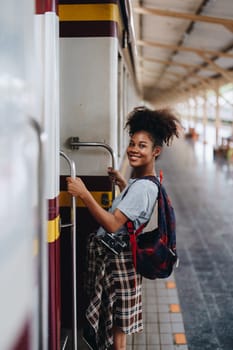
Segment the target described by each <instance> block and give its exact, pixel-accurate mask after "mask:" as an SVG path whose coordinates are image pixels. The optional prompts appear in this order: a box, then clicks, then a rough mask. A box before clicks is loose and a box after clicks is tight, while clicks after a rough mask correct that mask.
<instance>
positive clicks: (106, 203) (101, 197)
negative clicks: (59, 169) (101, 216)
mask: <svg viewBox="0 0 233 350" xmlns="http://www.w3.org/2000/svg"><path fill="white" fill-rule="evenodd" d="M91 194H92V196H93V197H94V198H95V200H96V201H97V203H99V204H100V205H101V207H103V208H109V207H110V206H111V205H112V192H108V191H99V192H98V191H96V192H91ZM59 206H60V207H70V206H71V195H70V194H69V193H68V192H66V191H61V192H60V195H59ZM76 206H77V207H86V206H85V204H84V203H83V201H82V200H81V199H80V198H78V199H77V201H76Z"/></svg>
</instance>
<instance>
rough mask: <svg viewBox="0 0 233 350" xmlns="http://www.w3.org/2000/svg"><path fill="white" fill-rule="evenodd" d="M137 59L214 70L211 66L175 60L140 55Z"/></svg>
mask: <svg viewBox="0 0 233 350" xmlns="http://www.w3.org/2000/svg"><path fill="white" fill-rule="evenodd" d="M139 60H141V61H150V62H156V63H162V64H167V65H168V66H179V67H182V68H193V69H195V68H196V69H201V70H210V71H215V69H213V68H209V67H201V66H200V65H196V64H188V63H180V62H176V61H164V60H160V59H158V58H152V57H142V56H140V57H139Z"/></svg>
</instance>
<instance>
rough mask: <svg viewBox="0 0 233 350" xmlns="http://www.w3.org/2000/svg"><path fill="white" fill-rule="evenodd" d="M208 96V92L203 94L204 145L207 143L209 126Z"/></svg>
mask: <svg viewBox="0 0 233 350" xmlns="http://www.w3.org/2000/svg"><path fill="white" fill-rule="evenodd" d="M207 119H208V118H207V96H206V91H204V92H203V143H207V141H206V126H207Z"/></svg>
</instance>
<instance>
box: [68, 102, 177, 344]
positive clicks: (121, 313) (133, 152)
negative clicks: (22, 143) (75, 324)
mask: <svg viewBox="0 0 233 350" xmlns="http://www.w3.org/2000/svg"><path fill="white" fill-rule="evenodd" d="M126 127H127V128H128V130H129V136H130V141H129V145H128V147H127V156H128V159H129V164H130V166H131V167H132V178H131V179H130V180H129V183H128V184H127V183H126V181H125V180H124V178H123V177H122V176H121V174H120V173H119V172H118V171H116V170H114V169H112V168H108V173H109V175H110V178H111V179H112V181H113V182H114V183H115V184H117V185H118V186H119V188H120V191H121V193H120V195H119V196H118V197H117V198H116V199H115V200H114V201H113V204H112V207H111V208H110V210H109V211H108V212H107V211H106V210H104V209H103V208H101V207H100V206H99V205H98V203H97V202H96V201H95V200H94V199H93V197H92V195H91V194H90V192H89V191H88V190H87V188H86V187H85V185H84V183H83V182H82V180H81V179H79V178H76V179H72V178H68V179H67V181H68V191H69V193H71V194H72V195H74V196H78V197H80V198H81V199H82V200H83V202H84V204H85V205H86V206H87V207H88V209H89V211H90V212H91V214H92V215H93V216H94V218H95V219H96V220H97V222H99V224H100V228H99V230H98V231H97V233H95V234H94V235H92V236H91V238H90V242H89V253H88V279H87V289H86V292H87V294H88V297H89V305H88V308H87V311H86V318H87V321H88V324H89V325H90V326H91V327H90V328H89V329H91V330H92V331H93V334H94V342H93V343H92V348H93V349H98V350H106V349H114V350H126V335H127V334H133V333H135V332H140V331H142V329H143V325H142V301H141V276H140V275H138V274H137V273H136V271H135V268H134V265H133V261H132V252H131V247H130V243H129V235H128V231H127V228H126V223H127V221H128V220H130V221H132V222H133V224H134V228H135V229H137V228H138V227H139V226H141V225H142V224H143V223H146V222H148V221H149V219H150V216H151V214H152V212H153V208H154V205H155V203H156V199H157V193H158V189H157V186H156V184H154V183H153V182H152V181H148V180H147V179H141V180H140V181H137V180H138V179H140V178H144V177H146V176H156V170H155V161H156V159H157V157H158V156H159V155H160V153H161V149H162V147H163V144H166V145H168V146H169V144H170V141H171V140H172V138H173V136H176V137H179V130H180V123H179V121H178V119H177V118H176V117H175V116H174V115H173V114H172V113H171V112H170V111H169V110H155V111H153V110H150V109H148V108H145V107H138V108H135V109H134V110H133V112H131V113H130V115H129V117H128V120H127V123H126ZM106 232H107V233H112V235H113V237H115V238H120V239H121V242H124V247H123V248H122V249H121V250H122V251H121V252H120V253H119V254H118V255H116V254H114V253H113V252H112V251H111V250H109V249H108V248H107V247H106V246H105V245H104V244H103V243H102V238H103V237H105V234H106ZM86 338H88V336H86ZM88 342H89V343H90V340H88Z"/></svg>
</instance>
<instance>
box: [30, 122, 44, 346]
mask: <svg viewBox="0 0 233 350" xmlns="http://www.w3.org/2000/svg"><path fill="white" fill-rule="evenodd" d="M28 119H29V124H30V126H31V127H32V128H33V129H34V130H35V131H36V134H37V138H38V145H39V157H38V245H39V255H38V280H39V281H38V283H39V293H38V294H39V295H38V299H39V326H38V327H39V335H38V336H39V339H38V341H39V344H38V348H39V349H42V350H47V349H48V252H47V241H46V230H45V222H46V202H45V200H44V198H45V193H44V184H43V181H44V175H45V156H44V154H45V150H44V144H45V140H46V135H45V133H44V131H43V130H42V128H41V126H40V124H39V123H38V122H37V121H36V120H35V119H34V118H32V117H29V118H28Z"/></svg>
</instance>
